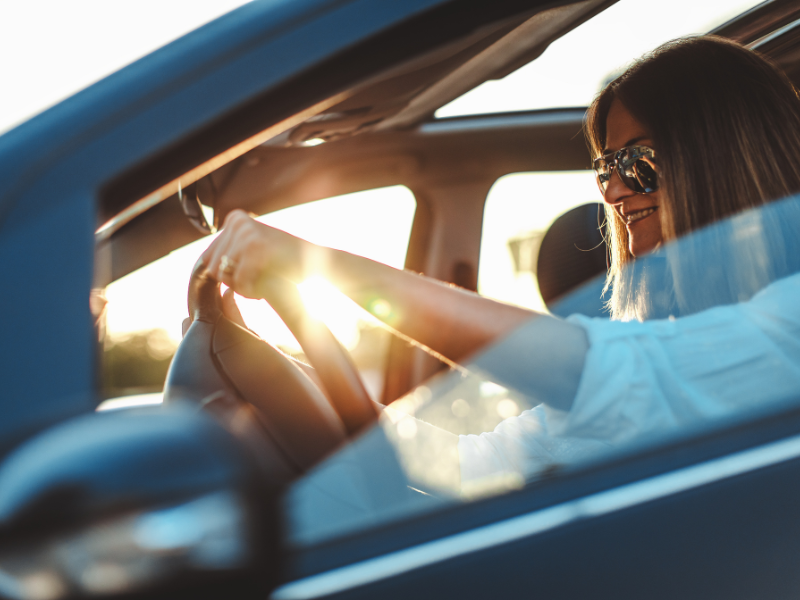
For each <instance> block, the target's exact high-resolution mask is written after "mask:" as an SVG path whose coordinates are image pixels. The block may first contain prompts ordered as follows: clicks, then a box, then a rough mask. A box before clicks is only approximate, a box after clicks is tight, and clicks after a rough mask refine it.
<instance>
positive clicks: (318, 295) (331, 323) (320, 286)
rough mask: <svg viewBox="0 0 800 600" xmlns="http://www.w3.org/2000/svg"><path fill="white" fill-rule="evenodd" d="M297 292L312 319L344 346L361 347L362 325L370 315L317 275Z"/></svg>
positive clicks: (348, 347) (307, 280) (299, 287)
mask: <svg viewBox="0 0 800 600" xmlns="http://www.w3.org/2000/svg"><path fill="white" fill-rule="evenodd" d="M297 289H298V290H299V291H300V297H301V298H302V299H303V304H304V305H305V307H306V310H308V312H309V313H310V314H311V316H312V317H314V318H316V319H319V320H320V321H322V322H323V323H325V325H327V326H328V329H330V330H331V333H333V335H335V336H336V338H337V339H338V340H339V341H340V342H341V343H342V345H343V346H345V347H346V348H347V349H348V350H352V349H353V348H355V347H356V346H357V345H358V340H359V327H358V323H359V321H360V320H361V319H362V318H363V316H366V314H365V313H362V311H361V310H360V309H359V308H358V307H357V306H356V305H355V304H354V303H353V302H352V301H351V300H349V299H348V298H347V297H346V296H345V295H344V294H342V293H341V292H340V291H339V290H338V289H337V288H336V286H334V285H333V284H332V283H331V282H329V281H328V280H327V279H324V278H323V277H320V276H316V275H315V276H313V277H309V278H308V279H306V280H305V281H304V282H303V283H301V284H299V285H298V286H297Z"/></svg>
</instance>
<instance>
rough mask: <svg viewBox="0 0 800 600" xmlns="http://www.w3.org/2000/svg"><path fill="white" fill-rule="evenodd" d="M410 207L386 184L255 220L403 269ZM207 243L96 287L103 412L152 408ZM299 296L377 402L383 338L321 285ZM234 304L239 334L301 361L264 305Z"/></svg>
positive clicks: (406, 193) (399, 189) (405, 195)
mask: <svg viewBox="0 0 800 600" xmlns="http://www.w3.org/2000/svg"><path fill="white" fill-rule="evenodd" d="M415 210H416V200H415V198H414V195H413V194H412V193H411V191H410V190H409V189H408V188H406V187H403V186H393V187H387V188H379V189H374V190H367V191H363V192H358V193H354V194H347V195H344V196H336V197H333V198H327V199H324V200H319V201H316V202H310V203H307V204H303V205H298V206H294V207H291V208H286V209H283V210H279V211H276V212H273V213H268V214H265V215H263V216H261V217H259V218H258V220H260V221H262V222H263V223H266V224H268V225H272V226H274V227H278V228H280V229H284V230H285V231H288V232H289V233H292V234H293V235H296V236H299V237H302V238H305V239H307V240H309V241H312V242H314V243H319V244H323V245H326V246H331V247H335V248H339V249H342V250H346V251H348V252H352V253H354V254H359V255H362V256H366V257H368V258H371V259H373V260H376V261H379V262H382V263H385V264H388V265H391V266H393V267H396V268H403V265H404V262H405V255H406V250H407V248H408V240H409V236H410V233H411V225H412V222H413V219H414V212H415ZM213 239H214V238H213V236H209V237H205V238H203V239H201V240H198V241H196V242H193V243H191V244H188V245H187V246H185V247H183V248H180V249H178V250H176V251H174V252H172V253H170V254H169V255H168V256H166V257H164V258H162V259H160V260H157V261H155V262H153V263H151V264H149V265H147V266H146V267H144V268H142V269H139V270H137V271H135V272H133V273H131V274H129V275H127V276H126V277H123V278H121V279H119V280H118V281H115V282H114V283H112V284H110V285H109V286H108V287H107V288H106V291H105V296H106V300H107V305H106V310H105V332H104V351H103V394H104V396H105V397H106V398H109V399H111V398H117V399H118V400H115V401H114V403H112V404H111V405H112V406H117V405H130V404H131V403H135V402H143V403H149V402H158V401H160V393H161V390H162V388H163V385H164V379H165V377H166V372H167V368H168V367H169V363H170V361H171V358H172V355H173V354H174V352H175V349H176V348H177V345H178V343H179V342H180V340H181V324H182V321H183V319H184V318H186V317H187V314H188V313H187V308H186V291H187V287H188V282H189V274H190V273H191V270H192V266H193V265H194V263H195V262H196V261H197V259H198V257H199V256H200V254H201V253H202V252H203V251H204V250H205V249H206V248H207V247H208V245H209V244H210V243H211V241H212V240H213ZM300 289H301V294H303V298H304V300H305V301H306V303H307V306H308V308H309V309H310V310H311V311H313V312H314V313H315V314H316V315H317V316H319V317H320V318H322V319H323V320H324V321H325V322H326V323H327V324H328V326H329V327H330V329H331V330H332V332H333V333H334V335H336V336H337V338H338V339H339V341H340V342H341V343H342V344H343V345H344V346H345V347H346V348H347V349H348V350H349V351H350V352H351V354H352V356H353V358H354V360H355V362H356V366H357V367H358V368H359V371H360V372H361V375H362V377H363V379H364V382H365V385H366V387H367V389H368V391H369V392H370V393H371V394H372V395H373V397H375V398H378V397H380V392H381V390H382V385H383V366H384V360H385V355H386V351H387V347H388V335H389V334H388V333H386V331H385V330H384V329H382V328H380V327H378V326H376V323H377V321H376V320H375V319H374V318H373V317H371V316H370V315H369V314H368V313H367V312H366V311H363V310H361V309H359V308H358V307H356V305H355V304H354V303H352V302H351V301H350V300H348V299H347V298H345V297H344V296H343V295H341V294H340V293H339V292H338V291H336V290H335V288H333V286H331V285H330V284H328V283H327V282H326V281H324V280H322V279H313V280H310V281H306V282H304V283H303V284H301V285H300ZM237 303H238V304H239V307H240V310H241V312H242V315H243V317H244V319H245V321H246V323H247V325H248V327H250V328H251V329H252V330H253V331H255V332H256V333H257V334H259V335H260V336H261V337H262V338H264V339H265V340H267V341H268V342H270V343H272V344H273V345H275V346H277V347H279V348H281V349H283V350H284V351H286V352H287V353H289V354H292V355H295V356H297V357H298V358H301V359H302V353H301V350H300V346H299V344H298V343H297V341H296V340H295V339H294V337H293V336H292V334H291V333H290V332H289V330H288V329H287V328H286V327H285V326H284V325H283V323H282V321H281V320H280V318H279V317H278V316H277V314H276V313H275V312H274V311H272V310H271V309H270V308H269V306H268V305H267V304H266V303H265V302H263V301H256V300H249V299H246V298H241V297H237ZM122 397H124V399H121V400H119V398H122ZM108 406H109V404H106V407H108Z"/></svg>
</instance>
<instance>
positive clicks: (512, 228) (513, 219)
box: [478, 171, 602, 311]
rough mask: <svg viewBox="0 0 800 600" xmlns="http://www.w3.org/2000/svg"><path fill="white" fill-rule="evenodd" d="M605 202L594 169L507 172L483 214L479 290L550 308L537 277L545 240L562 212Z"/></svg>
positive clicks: (506, 299)
mask: <svg viewBox="0 0 800 600" xmlns="http://www.w3.org/2000/svg"><path fill="white" fill-rule="evenodd" d="M600 201H602V196H601V195H600V192H599V190H598V188H597V184H596V183H595V177H594V173H593V172H592V171H561V172H552V173H514V174H511V175H506V176H505V177H501V178H500V179H499V180H497V182H496V183H495V184H494V186H492V189H491V190H490V191H489V194H488V196H487V198H486V206H485V209H484V213H483V231H482V233H481V254H480V262H479V266H478V292H479V293H480V294H482V295H484V296H488V297H490V298H494V299H496V300H502V301H503V302H509V303H511V304H516V305H518V306H524V307H525V308H530V309H532V310H537V311H546V310H547V308H546V306H545V303H544V300H543V299H542V296H541V294H540V293H539V286H538V279H537V276H536V275H537V273H536V266H537V258H538V254H539V248H540V245H541V242H542V239H543V238H544V235H545V233H546V232H547V230H548V228H549V227H550V225H551V224H552V223H553V221H555V220H556V218H557V217H558V216H559V215H562V214H564V213H566V212H567V211H568V210H570V209H572V208H574V207H576V206H580V205H582V204H586V203H588V202H600ZM581 250H589V248H581Z"/></svg>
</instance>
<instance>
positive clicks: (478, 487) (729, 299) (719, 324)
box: [286, 197, 800, 546]
mask: <svg viewBox="0 0 800 600" xmlns="http://www.w3.org/2000/svg"><path fill="white" fill-rule="evenodd" d="M628 275H630V277H632V278H633V279H634V281H635V283H636V285H638V286H640V287H644V288H646V289H647V291H648V298H650V299H651V300H652V302H651V303H650V305H649V306H648V307H646V310H647V311H649V312H648V313H647V314H646V315H644V317H645V318H644V320H642V321H640V320H630V321H627V322H626V321H610V320H609V319H606V318H596V317H595V318H590V317H587V316H584V315H582V314H581V313H582V312H588V313H589V314H593V313H592V312H591V311H594V310H595V305H596V298H597V296H598V295H599V294H600V293H601V292H602V281H601V280H599V279H595V280H592V281H590V282H589V283H588V284H586V285H584V286H583V287H581V288H580V289H579V290H577V291H576V292H574V293H572V294H570V295H568V296H567V297H565V298H564V299H563V300H562V302H563V303H566V304H568V306H569V307H570V312H571V313H572V316H570V317H568V318H567V319H566V321H556V320H555V319H552V318H548V317H538V318H534V319H532V320H530V321H528V322H526V323H525V324H523V325H522V326H521V327H519V328H518V329H516V330H515V331H513V332H512V333H511V334H510V335H508V336H507V337H505V338H504V339H503V340H502V341H500V342H499V343H497V344H495V345H494V346H493V347H491V348H489V349H488V350H486V351H484V352H482V353H480V354H479V355H477V356H475V357H474V358H472V359H471V360H470V361H468V362H466V364H464V365H463V366H462V367H460V368H457V369H453V370H450V371H449V372H447V373H445V374H443V375H440V376H438V377H436V378H434V379H432V380H430V381H429V382H427V383H426V384H425V385H423V386H420V387H418V388H416V389H415V390H413V391H412V392H411V393H409V394H407V395H406V396H404V397H403V398H401V399H399V400H397V401H396V402H394V403H393V404H391V405H390V406H389V407H387V409H386V410H385V411H384V413H383V415H382V417H381V419H380V421H379V424H378V425H377V426H375V427H374V428H373V429H372V430H371V431H369V432H368V433H367V434H365V435H363V436H362V437H360V438H359V439H358V440H356V441H355V442H354V443H352V444H350V445H349V446H347V447H346V448H344V449H343V450H341V451H340V452H338V453H337V454H335V455H334V456H332V457H331V458H329V459H328V460H327V461H325V462H324V463H323V464H322V465H320V466H319V467H318V468H317V469H315V470H314V471H313V472H312V473H311V474H309V475H308V476H307V477H305V478H304V479H302V480H301V481H299V482H298V483H297V484H296V485H295V486H294V487H293V488H292V490H291V491H290V493H289V494H288V497H287V500H286V511H287V513H288V515H289V532H288V533H289V541H290V543H291V544H294V545H298V546H304V545H309V544H316V543H319V542H321V541H325V540H330V539H333V538H337V537H340V536H343V535H348V534H351V533H354V532H356V531H360V530H364V529H367V528H371V527H375V526H378V525H381V524H384V523H387V522H392V521H396V520H399V519H406V518H409V517H410V516H411V515H414V514H419V513H421V512H425V511H432V510H438V509H440V508H442V507H445V506H449V505H453V504H457V503H465V502H471V501H474V500H476V499H478V498H484V497H487V496H492V495H497V494H502V493H506V492H509V491H511V490H515V489H520V488H522V487H525V486H535V485H537V483H538V482H540V481H541V480H542V479H543V478H553V477H559V476H561V475H562V474H564V473H571V472H574V471H575V470H579V469H586V468H591V467H592V466H593V465H597V464H598V463H602V462H606V461H611V460H615V459H617V458H619V457H620V456H626V455H630V454H633V453H636V452H640V451H641V450H642V449H643V448H645V447H647V448H653V447H658V446H659V445H663V444H666V443H674V442H675V441H676V440H678V439H683V438H687V437H693V436H697V435H702V434H705V433H707V432H709V431H711V430H717V429H722V428H725V427H729V426H731V425H732V424H733V423H740V422H742V421H747V420H753V419H756V418H759V417H760V416H763V415H766V414H768V413H775V412H776V411H782V410H787V409H788V408H790V407H796V405H797V404H798V401H800V369H798V365H800V308H798V307H800V303H798V302H797V298H798V297H800V198H798V197H793V198H790V199H787V200H783V201H779V202H774V203H771V204H768V205H766V206H764V207H761V208H759V209H752V210H749V211H747V212H744V213H741V214H739V215H737V216H734V217H732V218H730V219H727V220H724V221H720V222H718V223H716V224H715V225H713V226H711V227H708V228H705V229H701V230H699V231H697V232H695V233H693V234H691V235H689V236H686V237H684V238H681V239H680V240H678V241H677V242H673V243H670V244H667V245H665V246H663V247H661V248H660V249H659V250H657V251H655V252H653V253H651V254H649V255H647V256H645V257H643V258H641V259H638V260H636V261H635V262H634V263H633V266H632V267H630V268H629V270H628ZM584 305H585V306H586V307H587V310H586V311H584V310H583V307H584ZM643 310H645V309H643ZM554 323H557V324H558V325H557V326H554ZM564 324H566V325H568V326H577V327H580V328H581V329H582V330H583V331H585V332H586V335H587V337H588V342H589V346H588V351H587V352H586V354H585V357H584V358H583V360H582V363H581V364H580V365H579V366H580V368H579V369H578V371H576V374H575V375H574V376H572V378H571V379H570V378H569V377H564V376H559V370H558V369H551V368H550V367H549V366H548V364H549V363H548V361H549V362H550V363H553V361H569V360H571V359H570V356H569V354H568V352H566V351H565V348H564V347H565V346H566V343H565V342H564V339H563V332H564V331H566V330H564V329H559V327H561V326H562V325H564ZM542 348H544V349H545V351H546V354H543V353H542Z"/></svg>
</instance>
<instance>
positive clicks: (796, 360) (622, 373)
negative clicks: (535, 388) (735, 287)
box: [458, 274, 800, 483]
mask: <svg viewBox="0 0 800 600" xmlns="http://www.w3.org/2000/svg"><path fill="white" fill-rule="evenodd" d="M569 321H571V322H572V323H575V324H578V325H580V326H581V327H583V328H584V330H585V331H586V334H587V337H588V340H589V350H588V353H587V355H586V362H585V365H584V370H583V374H582V376H581V381H580V384H579V387H578V392H577V395H576V397H575V401H574V403H573V405H572V408H571V410H569V411H568V412H566V411H560V410H555V409H552V408H549V407H548V406H547V405H545V404H542V405H539V406H537V407H535V408H533V409H531V410H527V411H525V412H523V413H522V414H520V415H519V416H517V417H512V418H510V419H506V420H505V421H503V422H502V423H500V424H499V425H498V426H497V427H496V428H495V430H494V431H492V432H489V433H482V434H481V435H462V436H459V441H458V453H459V460H460V464H461V480H462V483H468V482H474V481H479V480H481V479H483V478H487V477H496V476H497V474H498V473H507V474H517V475H519V476H521V477H524V478H528V477H530V476H531V475H532V474H535V473H537V472H539V471H541V470H542V469H544V468H546V467H547V466H549V465H553V464H563V463H572V462H575V461H577V460H583V459H590V458H592V457H596V456H599V455H601V454H604V453H606V452H608V451H609V450H614V449H616V448H619V447H620V446H623V445H625V444H628V443H631V442H634V441H637V442H638V441H644V440H647V439H654V438H656V437H660V436H662V435H664V434H668V433H669V432H671V431H675V430H677V429H678V428H688V427H692V426H697V425H700V424H702V423H704V422H707V421H709V420H715V419H721V418H728V417H731V416H734V415H736V414H737V413H741V412H743V411H747V410H750V409H755V408H759V407H765V406H768V405H769V404H770V403H776V402H781V401H785V400H791V399H798V398H800V274H795V275H792V276H790V277H787V278H785V279H781V280H778V281H776V282H774V283H773V284H771V285H769V286H768V287H766V288H765V289H763V290H761V291H760V292H759V293H758V294H756V295H755V296H754V297H753V298H752V299H750V300H749V301H747V302H742V303H739V304H735V305H728V306H720V307H716V308H712V309H709V310H706V311H703V312H700V313H697V314H694V315H691V316H687V317H682V318H678V319H670V320H653V321H646V322H638V321H632V322H621V321H610V320H607V319H599V318H594V319H592V318H587V317H582V316H577V315H576V316H572V317H570V318H569Z"/></svg>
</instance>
